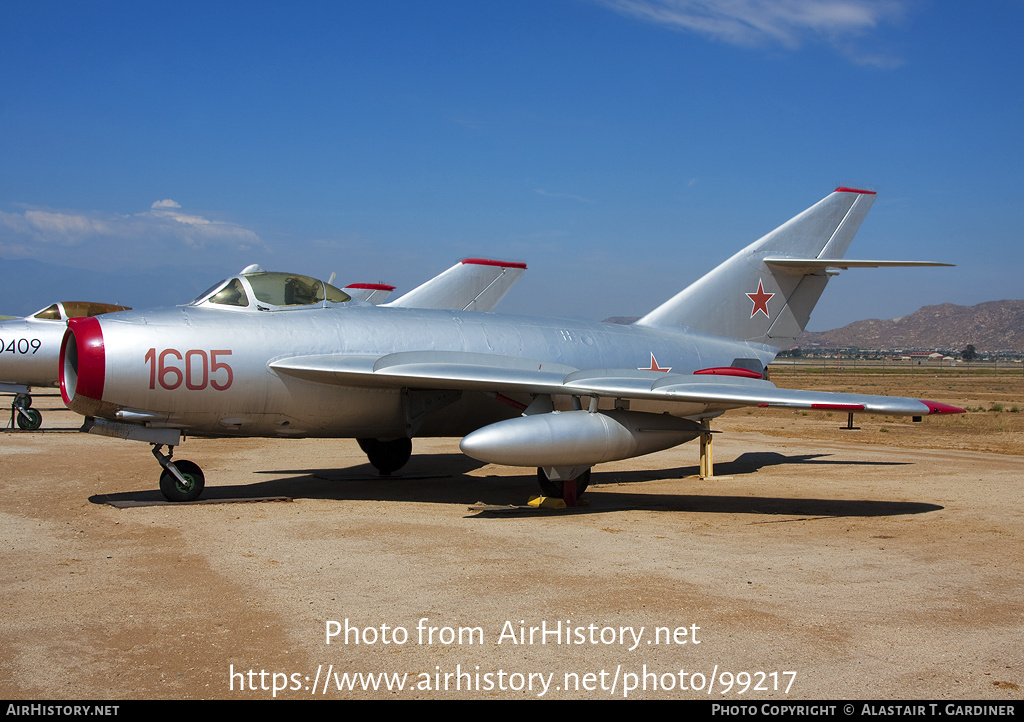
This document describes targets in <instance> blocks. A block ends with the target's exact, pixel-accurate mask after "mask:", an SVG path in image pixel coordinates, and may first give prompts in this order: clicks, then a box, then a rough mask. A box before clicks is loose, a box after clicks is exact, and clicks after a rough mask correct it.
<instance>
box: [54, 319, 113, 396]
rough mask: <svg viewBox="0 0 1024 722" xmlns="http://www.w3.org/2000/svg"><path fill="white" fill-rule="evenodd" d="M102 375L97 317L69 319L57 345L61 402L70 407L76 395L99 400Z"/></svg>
mask: <svg viewBox="0 0 1024 722" xmlns="http://www.w3.org/2000/svg"><path fill="white" fill-rule="evenodd" d="M105 377H106V353H105V351H104V348H103V330H102V329H101V328H100V321H99V319H98V318H96V317H92V318H72V319H70V320H69V321H68V330H67V332H66V333H65V334H64V341H63V342H62V343H61V346H60V395H61V397H62V398H63V399H64V403H65V404H67V405H68V406H71V402H72V401H74V400H75V397H77V396H82V397H85V398H88V399H93V400H95V401H100V400H101V399H102V398H103V380H104V378H105Z"/></svg>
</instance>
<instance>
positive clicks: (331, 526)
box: [0, 374, 1024, 702]
mask: <svg viewBox="0 0 1024 722" xmlns="http://www.w3.org/2000/svg"><path fill="white" fill-rule="evenodd" d="M863 376H865V377H866V378H858V377H855V375H850V376H847V377H843V378H842V379H838V378H836V377H834V376H833V377H830V378H825V379H818V380H817V381H815V380H814V379H809V378H806V377H801V378H799V379H798V381H799V383H798V384H796V385H802V386H804V387H812V386H813V385H814V384H815V383H822V384H825V385H827V386H829V387H837V386H838V385H839V384H847V385H849V386H850V387H851V389H854V388H855V389H856V390H864V391H868V390H870V391H872V392H873V393H899V394H900V395H904V394H905V395H912V396H915V397H918V396H922V397H925V398H932V399H934V400H937V401H944V402H947V403H954V404H958V405H961V406H972V407H978V408H982V407H983V408H984V409H986V410H984V411H981V410H978V411H974V412H972V413H969V414H966V415H963V416H959V417H950V418H926V419H925V420H924V421H923V422H922V423H920V424H914V423H911V422H910V421H909V420H906V421H904V420H893V419H885V418H877V417H867V416H865V417H857V418H856V425H857V426H859V427H860V428H859V430H854V431H849V430H841V429H840V428H839V427H840V426H842V425H845V423H846V417H845V415H832V416H829V415H827V414H823V413H814V414H808V415H804V414H800V413H798V414H793V413H790V412H781V413H780V412H778V411H774V412H767V411H754V412H751V413H749V414H748V413H747V412H745V411H739V412H732V413H730V414H727V415H726V416H724V417H722V418H721V419H719V420H717V421H716V422H715V423H714V425H713V427H714V428H715V429H716V430H719V431H721V432H722V433H720V434H717V435H716V437H715V445H714V453H715V462H716V466H715V473H716V475H717V478H713V479H705V480H701V479H698V478H693V475H694V474H696V473H697V468H698V467H697V462H698V447H697V445H696V444H688V445H684V446H682V447H679V448H676V449H673V450H670V451H666V452H662V453H658V454H654V455H650V456H647V457H641V458H638V459H632V460H629V461H626V462H619V463H614V464H607V465H603V466H600V467H598V468H597V469H596V470H595V473H594V476H593V482H594V486H593V487H592V489H591V490H590V491H589V492H588V494H587V497H586V498H587V501H588V504H587V505H586V506H584V507H581V508H580V509H578V510H574V511H569V512H555V511H546V510H537V511H528V512H522V511H520V512H515V513H508V514H495V513H480V512H473V511H470V510H469V507H470V505H472V504H474V503H475V502H484V503H485V504H489V505H521V504H523V503H525V502H526V500H527V499H528V498H529V497H530V496H531V495H533V494H535V493H536V492H535V480H534V475H533V474H532V473H529V472H528V471H527V470H523V469H513V468H507V467H494V466H487V465H481V464H479V463H477V462H474V461H472V460H470V459H468V458H466V457H464V456H463V455H461V454H460V453H459V451H458V442H457V440H455V439H441V440H416V441H415V444H414V457H413V459H412V461H411V462H410V463H409V464H408V465H407V466H406V468H405V469H403V470H402V472H401V476H400V477H399V478H394V479H386V480H381V479H377V478H374V477H373V473H372V470H371V469H370V467H369V466H368V465H367V464H366V462H365V457H364V456H363V455H362V453H361V452H360V451H359V449H358V447H357V445H356V443H355V442H354V441H348V440H338V441H324V440H269V441H268V440H222V441H208V440H191V439H190V440H188V441H187V442H186V443H185V444H183V445H182V446H181V447H180V448H179V449H178V450H177V453H176V458H188V459H192V460H193V461H196V462H197V463H199V464H200V465H201V466H202V467H203V469H204V471H205V473H206V477H207V492H206V494H205V495H204V498H213V499H216V498H232V499H242V500H249V501H250V502H252V503H213V504H202V503H199V504H189V505H178V506H172V505H166V504H160V503H159V499H160V496H159V492H158V491H156V487H157V478H158V473H157V472H158V466H157V464H156V462H155V460H154V459H153V458H152V456H151V455H150V453H149V447H148V446H147V445H145V444H141V443H137V442H128V441H121V440H117V439H107V438H100V437H95V436H91V435H87V434H80V433H77V431H76V430H77V428H78V426H79V425H80V422H81V420H80V418H78V417H76V416H74V415H73V414H71V413H70V412H67V411H65V410H63V408H62V406H61V404H60V399H59V397H56V396H37V397H36V404H35V405H36V407H37V408H39V409H40V410H41V411H42V413H43V417H44V420H43V429H42V430H41V431H39V432H34V433H30V432H12V431H7V432H4V433H3V434H0V491H2V494H3V501H4V503H3V510H2V512H0V517H2V520H3V521H2V525H0V542H2V545H0V580H2V583H0V590H2V591H0V595H2V605H3V609H4V611H3V614H2V617H0V697H2V698H7V699H30V698H34V699H115V700H116V699H137V698H226V699H264V698H270V697H272V696H276V697H278V698H310V697H313V698H328V699H339V698H399V699H413V698H443V699H447V698H498V699H508V698H531V697H540V696H543V697H546V698H574V699H605V698H609V699H617V698H623V697H629V698H651V699H674V698H700V699H712V700H717V699H728V700H743V701H750V702H761V701H770V700H783V699H826V698H827V699H856V698H861V699H864V698H867V699H874V698H892V699H922V698H929V699H930V698H936V699H981V698H984V699H1010V700H1020V699H1022V697H1024V691H1022V688H1024V595H1022V594H1021V590H1022V582H1024V554H1022V552H1021V550H1022V549H1024V544H1022V541H1024V502H1022V501H1021V500H1022V497H1024V455H1022V450H1024V425H1022V419H1024V413H1019V412H1012V411H1009V410H1008V409H1009V408H1010V407H1011V405H1012V404H1013V403H1018V404H1022V405H1024V386H1022V381H1017V380H1014V379H1006V380H1005V381H1004V380H1000V381H999V384H1005V385H1003V386H1002V388H1001V390H999V391H994V390H993V387H994V386H995V384H994V383H993V381H992V380H991V379H989V380H988V381H987V382H985V381H984V380H982V381H977V380H976V379H970V378H968V379H965V380H959V381H956V380H951V379H949V378H943V379H935V380H931V381H929V380H928V379H918V378H915V379H910V380H908V379H903V380H900V379H896V380H893V379H890V378H888V377H886V378H885V379H881V380H880V379H879V378H877V377H874V378H872V377H868V376H867V375H863ZM773 380H775V381H776V383H779V385H780V386H781V385H787V383H790V382H792V381H793V379H792V378H788V377H787V376H786V375H785V374H782V375H781V376H776V377H775V378H774V379H773ZM872 384H874V385H875V388H873V389H869V388H866V386H867V385H872ZM950 384H952V385H953V386H952V387H951V386H950ZM956 384H965V385H961V386H956ZM994 404H998V405H999V407H1000V408H1003V409H1004V410H1001V411H1000V410H989V408H990V407H992V406H993V405H994ZM264 497H287V498H289V499H290V501H261V502H253V500H254V499H257V498H264ZM111 501H113V502H131V501H135V502H155V503H152V504H148V503H144V504H143V505H136V506H122V507H120V508H119V507H115V506H112V505H111V504H110V503H108V502H111ZM332 622H333V623H335V624H334V626H332ZM346 625H347V627H348V631H347V633H346ZM641 628H642V629H641ZM531 629H533V635H532V639H531ZM329 630H330V631H336V632H338V634H337V635H336V636H334V637H333V638H332V639H331V640H330V642H329V643H328V637H327V633H328V631H329ZM346 636H347V640H346ZM382 674H387V675H389V676H388V677H387V678H386V679H382V677H381V676H380V675H382ZM357 675H362V676H357ZM370 675H373V676H370ZM390 675H397V676H390ZM402 675H405V676H404V677H403V676H402ZM389 682H390V683H391V686H392V688H391V689H388V683H389ZM374 683H376V684H377V685H378V687H379V688H378V689H373V685H374ZM399 683H400V684H402V685H403V688H402V689H401V690H399V689H397V685H398V684H399ZM275 687H277V690H275V689H274V688H275ZM365 687H369V689H364V688H365Z"/></svg>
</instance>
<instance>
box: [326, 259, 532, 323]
mask: <svg viewBox="0 0 1024 722" xmlns="http://www.w3.org/2000/svg"><path fill="white" fill-rule="evenodd" d="M524 271H526V264H525V263H515V262H510V261H495V260H492V259H489V258H465V259H463V260H461V261H459V262H458V263H456V264H455V265H454V266H452V267H451V268H449V269H448V270H447V271H444V272H443V273H441V274H439V275H437V276H434V277H433V278H431V279H430V280H429V281H427V282H425V283H422V284H420V285H419V286H417V287H416V288H414V289H413V290H411V291H409V292H408V293H406V294H405V295H404V296H401V297H399V298H397V299H395V300H394V301H391V302H389V303H385V301H386V300H387V297H388V295H389V294H390V293H391V292H392V291H394V290H395V287H394V286H390V285H388V284H386V283H353V284H350V285H348V286H345V288H344V291H345V293H347V294H348V295H349V296H351V297H352V298H354V299H356V300H359V301H368V302H369V303H372V304H373V305H374V306H380V305H384V306H391V307H400V308H438V309H447V310H449V311H493V310H494V308H495V307H496V306H497V305H498V303H499V302H500V301H501V299H503V298H504V297H505V294H507V293H508V292H509V289H511V288H512V286H513V285H515V283H516V281H518V280H519V278H520V277H521V276H522V275H523V272H524ZM332 280H333V276H332V277H331V280H328V281H327V283H331V281H332Z"/></svg>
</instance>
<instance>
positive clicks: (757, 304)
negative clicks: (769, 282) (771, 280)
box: [746, 278, 775, 318]
mask: <svg viewBox="0 0 1024 722" xmlns="http://www.w3.org/2000/svg"><path fill="white" fill-rule="evenodd" d="M774 295H775V294H774V293H765V290H764V286H762V285H761V279H760V278H759V279H757V293H748V294H746V296H747V298H749V299H750V300H751V301H753V302H754V307H753V308H752V309H751V310H750V317H751V318H753V317H754V316H756V315H757V312H758V311H760V312H761V313H763V314H764V315H765V317H766V318H771V316H769V315H768V302H769V301H770V300H772V296H774Z"/></svg>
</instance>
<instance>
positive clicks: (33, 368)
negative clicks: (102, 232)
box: [0, 301, 130, 431]
mask: <svg viewBox="0 0 1024 722" xmlns="http://www.w3.org/2000/svg"><path fill="white" fill-rule="evenodd" d="M127 310H130V309H129V307H128V306H115V305H114V304H112V303H94V302H84V301H65V302H61V303H53V304H50V305H49V306H47V307H46V308H44V309H42V310H40V311H36V312H35V313H33V314H32V315H31V316H26V317H25V318H15V319H10V320H8V321H0V392H4V393H10V394H14V402H13V404H12V405H11V416H12V419H11V420H12V424H13V423H15V422H16V423H17V426H18V428H19V429H25V430H26V431H34V430H35V429H38V428H39V427H40V426H41V425H42V423H43V415H42V414H41V413H39V411H38V410H37V409H33V408H31V406H32V395H31V392H32V389H33V388H35V387H41V386H46V387H54V386H57V383H58V378H57V365H58V360H59V358H60V342H61V339H63V338H64V331H65V330H66V324H67V321H68V319H69V318H86V317H89V316H97V315H100V314H104V313H111V312H112V311H127Z"/></svg>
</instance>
